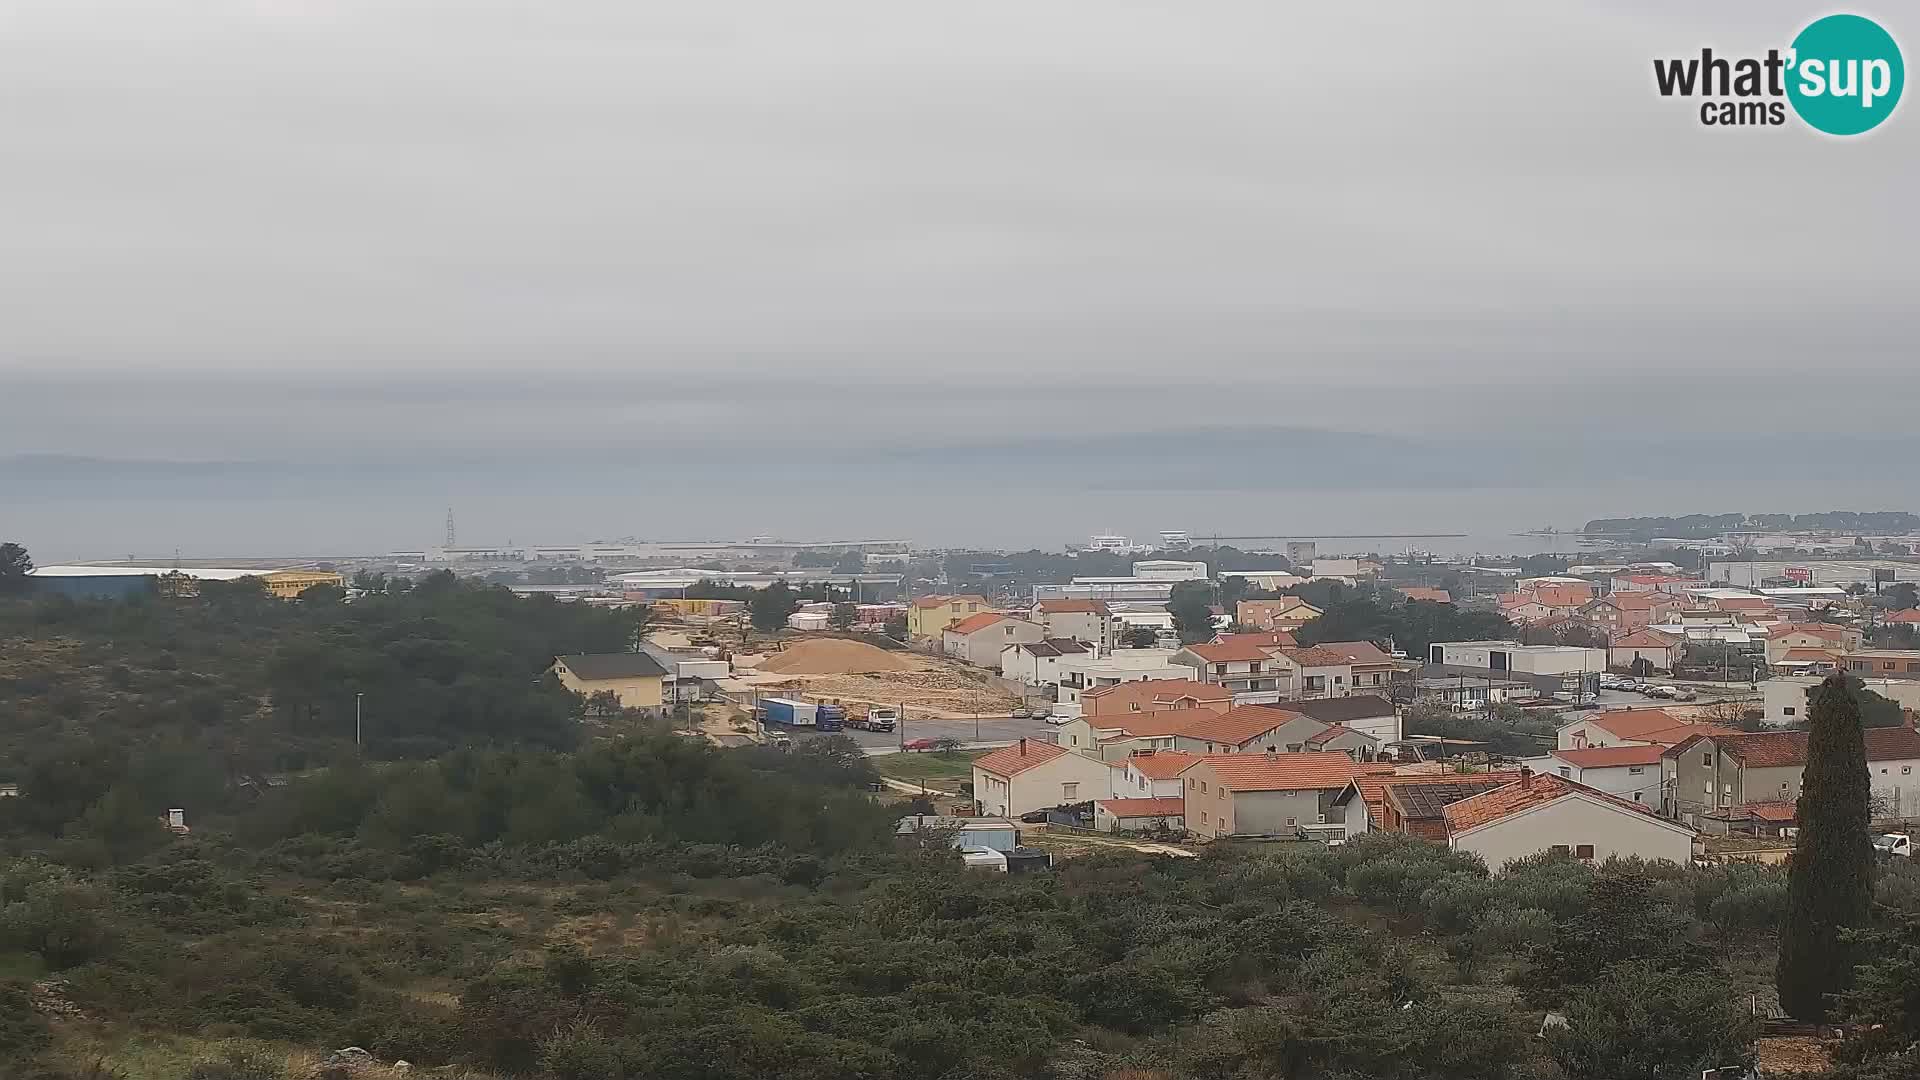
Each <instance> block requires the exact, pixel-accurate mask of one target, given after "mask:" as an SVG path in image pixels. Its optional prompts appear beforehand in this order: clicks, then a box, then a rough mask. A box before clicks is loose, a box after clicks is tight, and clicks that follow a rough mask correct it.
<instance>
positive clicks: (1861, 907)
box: [1774, 675, 1873, 1021]
mask: <svg viewBox="0 0 1920 1080" xmlns="http://www.w3.org/2000/svg"><path fill="white" fill-rule="evenodd" d="M1809 698H1810V701H1809V706H1810V707H1809V709H1808V716H1809V718H1810V719H1809V724H1808V733H1807V771H1806V775H1805V776H1804V778H1803V779H1802V781H1801V785H1800V810H1799V820H1800V839H1799V842H1798V843H1797V844H1795V845H1794V849H1793V866H1792V869H1791V872H1790V873H1789V875H1788V878H1787V922H1786V926H1785V928H1784V929H1783V931H1782V934H1781V938H1780V962H1779V965H1778V967H1777V968H1776V969H1775V972H1774V975H1775V981H1776V982H1777V983H1778V985H1779V988H1780V1006H1781V1007H1782V1008H1783V1009H1785V1010H1786V1011H1787V1013H1788V1015H1790V1016H1794V1017H1797V1018H1799V1019H1801V1020H1812V1021H1821V1020H1825V1019H1826V1017H1827V1013H1828V1010H1829V1007H1830V1006H1831V1004H1832V1002H1831V1000H1830V999H1829V997H1828V995H1830V994H1836V993H1839V992H1841V991H1843V990H1845V989H1847V987H1848V985H1849V984H1850V983H1851V981H1852V975H1853V964H1852V961H1851V959H1850V958H1849V957H1848V955H1847V948H1846V945H1845V943H1844V942H1842V941H1841V940H1840V931H1841V930H1842V929H1844V928H1847V927H1857V926H1864V925H1866V921H1867V905H1868V903H1869V900H1870V899H1871V891H1872V884H1873V882H1872V875H1873V848H1872V842H1871V841H1870V840H1869V839H1868V837H1867V799H1868V796H1869V795H1870V793H1871V787H1872V784H1871V780H1870V778H1869V775H1868V772H1867V747H1866V742H1865V739H1864V738H1863V737H1862V735H1861V733H1860V701H1859V699H1858V698H1856V697H1854V694H1853V689H1852V687H1850V686H1848V685H1847V680H1846V677H1845V676H1842V675H1833V676H1829V677H1828V678H1827V679H1825V680H1824V681H1822V682H1821V683H1820V685H1819V686H1817V687H1815V688H1814V691H1813V693H1812V694H1810V695H1809Z"/></svg>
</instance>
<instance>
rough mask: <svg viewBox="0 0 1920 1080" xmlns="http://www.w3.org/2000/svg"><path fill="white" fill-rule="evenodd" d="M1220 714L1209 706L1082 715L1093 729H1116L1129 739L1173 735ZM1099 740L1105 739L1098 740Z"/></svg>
mask: <svg viewBox="0 0 1920 1080" xmlns="http://www.w3.org/2000/svg"><path fill="white" fill-rule="evenodd" d="M1222 715H1224V714H1223V713H1217V712H1215V711H1213V710H1212V709H1161V710H1160V711H1158V712H1127V713H1114V714H1112V715H1108V714H1106V713H1101V714H1100V715H1099V716H1088V717H1084V719H1085V720H1086V722H1087V725H1088V726H1089V727H1091V728H1093V729H1094V730H1096V731H1107V730H1110V729H1112V730H1118V731H1122V732H1125V733H1126V734H1125V735H1124V736H1123V737H1125V738H1130V739H1149V738H1154V737H1156V736H1161V735H1177V734H1180V733H1182V732H1184V731H1185V730H1186V728H1187V726H1188V725H1190V724H1193V723H1196V722H1198V721H1200V720H1204V719H1207V718H1210V717H1218V716H1222ZM1102 741H1103V742H1104V741H1106V740H1102Z"/></svg>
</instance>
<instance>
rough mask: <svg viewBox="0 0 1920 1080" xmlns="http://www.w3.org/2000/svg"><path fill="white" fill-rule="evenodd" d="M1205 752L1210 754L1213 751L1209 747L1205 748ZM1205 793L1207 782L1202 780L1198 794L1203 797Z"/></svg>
mask: <svg viewBox="0 0 1920 1080" xmlns="http://www.w3.org/2000/svg"><path fill="white" fill-rule="evenodd" d="M1207 750H1208V751H1209V752H1211V751H1212V750H1213V747H1212V746H1211V745H1209V746H1208V747H1207ZM1206 793H1207V782H1206V781H1205V780H1202V781H1200V794H1202V795H1205V794H1206Z"/></svg>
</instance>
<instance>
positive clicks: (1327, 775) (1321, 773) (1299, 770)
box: [1190, 754, 1359, 791]
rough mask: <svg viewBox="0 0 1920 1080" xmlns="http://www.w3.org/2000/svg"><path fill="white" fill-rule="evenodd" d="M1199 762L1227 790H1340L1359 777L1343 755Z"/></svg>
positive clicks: (1215, 757)
mask: <svg viewBox="0 0 1920 1080" xmlns="http://www.w3.org/2000/svg"><path fill="white" fill-rule="evenodd" d="M1202 760H1203V761H1204V763H1205V764H1206V766H1207V767H1208V768H1210V769H1212V770H1213V775H1214V776H1215V777H1216V778H1218V780H1219V781H1220V784H1221V786H1222V787H1225V788H1226V789H1227V790H1229V791H1309V790H1319V789H1324V788H1343V787H1346V786H1347V785H1348V784H1350V783H1352V782H1353V778H1354V777H1355V776H1357V775H1359V769H1358V768H1357V767H1356V766H1355V765H1354V763H1353V761H1352V759H1350V758H1348V757H1347V756H1346V755H1345V754H1208V755H1207V756H1206V757H1205V758H1204V759H1202ZM1198 767H1199V764H1198V763H1196V764H1195V765H1193V766H1191V767H1190V768H1198Z"/></svg>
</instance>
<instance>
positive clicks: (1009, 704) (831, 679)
mask: <svg viewBox="0 0 1920 1080" xmlns="http://www.w3.org/2000/svg"><path fill="white" fill-rule="evenodd" d="M815 646H826V647H829V648H814V647H815ZM841 646H854V647H855V649H843V648H841ZM861 649H864V650H869V651H870V652H871V653H877V654H879V656H880V657H883V658H884V659H885V660H886V661H887V662H889V663H891V664H893V665H896V666H897V668H898V669H897V670H864V671H860V670H856V671H838V672H832V671H830V672H823V673H810V672H807V671H804V670H799V669H801V668H809V667H829V666H834V665H833V663H832V661H833V660H834V659H836V658H846V659H847V663H848V664H849V665H850V666H853V667H867V666H868V665H869V664H873V663H874V660H873V657H872V656H870V655H867V654H866V653H858V654H857V655H854V654H856V653H857V650H861ZM797 652H799V653H802V655H801V656H797V657H796V656H794V655H793V654H795V653H797ZM829 652H831V653H832V654H833V655H832V656H829V655H828V653H829ZM781 657H787V658H788V659H787V661H786V662H785V663H784V664H783V663H781V661H780V658H781ZM735 662H736V663H743V662H757V663H764V664H766V665H767V666H765V667H755V668H753V669H752V670H750V671H746V672H742V673H741V675H740V676H739V677H740V678H741V680H742V681H744V682H747V683H749V684H751V685H752V686H753V687H754V688H755V689H756V690H759V691H760V692H762V693H779V692H781V691H791V692H794V693H799V694H805V695H806V696H807V697H809V698H812V699H815V700H833V701H840V702H855V703H864V704H869V705H901V706H905V707H906V708H907V709H908V710H910V711H909V714H908V715H909V716H912V717H925V716H975V715H985V716H1005V715H1007V713H1008V711H1009V710H1010V709H1012V708H1013V707H1014V706H1016V705H1019V704H1020V703H1021V702H1020V699H1019V698H1017V697H1015V696H1014V695H1012V694H1009V693H1007V692H1006V691H1005V690H1002V689H1000V687H999V686H998V685H997V684H996V683H995V682H994V681H993V680H992V678H991V677H990V675H989V673H988V672H986V671H984V670H981V669H979V668H970V667H967V666H966V665H964V664H960V663H956V662H954V661H952V660H946V659H942V658H940V657H932V656H922V655H919V654H915V653H905V652H897V653H889V652H886V651H884V650H881V649H875V648H873V647H872V646H868V645H862V644H861V643H859V642H849V641H834V640H831V639H821V640H818V641H810V642H803V643H801V644H800V645H795V646H789V647H788V648H787V649H786V650H785V651H784V652H781V653H777V654H775V655H774V656H773V657H770V658H767V659H764V660H757V659H755V658H748V657H736V658H735ZM781 667H786V668H791V669H793V670H787V671H781V670H778V669H779V668H781Z"/></svg>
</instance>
